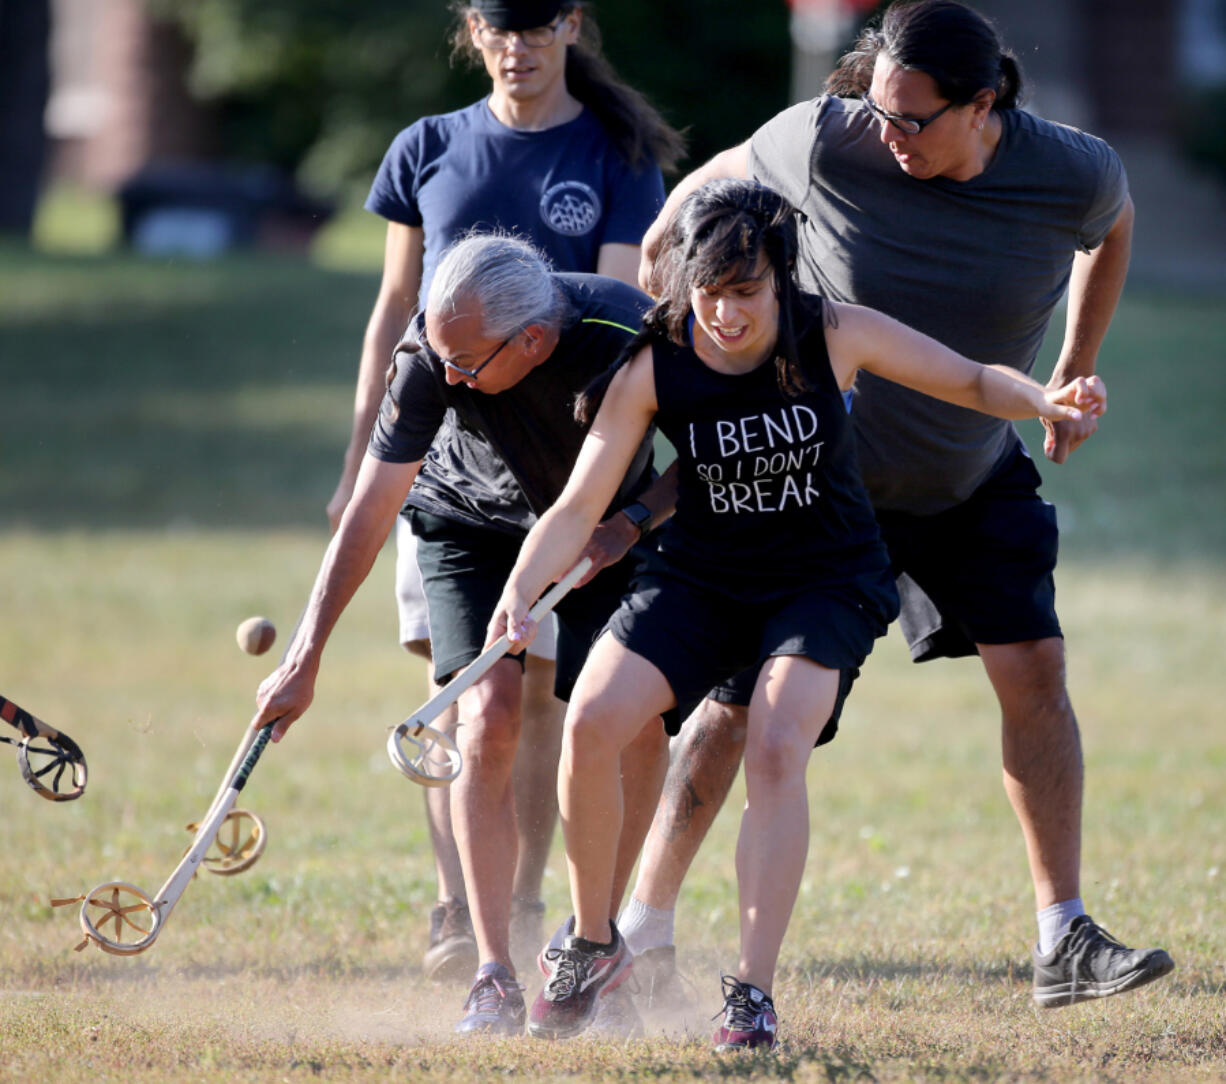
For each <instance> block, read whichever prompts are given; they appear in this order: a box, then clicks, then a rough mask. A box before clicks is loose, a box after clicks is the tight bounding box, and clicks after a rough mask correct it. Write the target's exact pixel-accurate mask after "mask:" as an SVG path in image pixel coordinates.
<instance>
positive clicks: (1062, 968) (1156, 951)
mask: <svg viewBox="0 0 1226 1084" xmlns="http://www.w3.org/2000/svg"><path fill="white" fill-rule="evenodd" d="M1174 969H1175V961H1174V960H1172V959H1171V957H1170V956H1169V955H1168V954H1167V952H1166V951H1165V950H1164V949H1160V948H1151V949H1131V948H1129V947H1128V946H1127V945H1124V944H1122V943H1121V942H1119V941H1117V940H1116V939H1115V938H1114V937H1112V936H1111V935H1110V934H1109V933H1108V932H1107V931H1106V930H1104V929H1103V928H1102V927H1101V926H1099V925H1098V924H1097V923H1096V922H1095V921H1094V920H1093V919H1092V918H1090V916H1089V915H1080V916H1078V917H1077V918H1075V919H1073V924H1072V925H1071V926H1070V927H1069V931H1068V933H1066V934H1065V935H1064V936H1063V937H1062V938H1060V940H1059V941H1058V942H1057V943H1056V946H1055V948H1053V949H1052V950H1051V952H1049V953H1048V954H1047V955H1046V956H1041V955H1039V953H1038V951H1036V952H1035V953H1034V1000H1035V1001H1036V1002H1037V1003H1038V1004H1039V1005H1041V1006H1042V1007H1043V1008H1047V1009H1055V1008H1059V1007H1060V1006H1061V1005H1075V1004H1076V1003H1077V1002H1078V1001H1089V1000H1090V999H1091V998H1096V997H1110V996H1111V995H1112V994H1122V993H1124V992H1125V991H1126V990H1135V989H1136V988H1137V987H1138V986H1144V985H1145V984H1146V983H1147V982H1153V981H1154V979H1158V978H1161V977H1162V976H1163V975H1165V974H1167V973H1168V972H1170V971H1173V970H1174Z"/></svg>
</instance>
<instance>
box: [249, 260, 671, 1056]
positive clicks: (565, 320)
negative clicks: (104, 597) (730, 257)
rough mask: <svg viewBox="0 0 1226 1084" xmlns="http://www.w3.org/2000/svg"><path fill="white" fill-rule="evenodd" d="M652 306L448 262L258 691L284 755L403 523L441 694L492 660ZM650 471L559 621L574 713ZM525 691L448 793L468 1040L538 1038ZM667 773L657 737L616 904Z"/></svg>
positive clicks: (644, 451) (513, 685)
mask: <svg viewBox="0 0 1226 1084" xmlns="http://www.w3.org/2000/svg"><path fill="white" fill-rule="evenodd" d="M649 304H650V299H649V298H648V297H647V296H646V295H645V294H643V293H641V292H640V291H639V290H637V289H635V288H634V287H632V286H629V285H627V284H625V283H623V282H619V281H617V280H614V279H609V278H604V277H602V276H599V275H585V274H563V273H557V272H553V271H551V270H550V269H549V267H548V265H547V264H546V263H545V261H544V259H543V258H542V257H541V256H540V255H539V254H538V253H537V252H536V251H535V250H534V249H533V248H532V247H531V246H530V245H528V244H526V243H524V242H522V241H519V240H516V239H513V238H509V237H502V236H474V237H470V238H468V239H466V240H463V241H461V242H459V243H457V244H456V245H454V246H453V247H452V248H451V250H450V251H449V252H448V253H447V254H446V255H445V256H444V258H443V259H442V261H441V262H440V264H439V266H438V269H437V271H436V272H435V275H434V279H433V281H432V283H431V287H430V293H429V295H428V299H427V303H426V309H425V311H424V312H419V313H418V314H417V315H415V316H414V317H413V319H412V321H411V322H410V324H409V328H408V331H407V333H406V336H405V339H404V340H403V341H402V342H401V343H400V345H399V346H398V347H397V348H396V351H395V354H394V357H393V362H392V366H391V368H390V369H389V371H388V390H387V394H386V395H385V397H384V400H383V404H382V406H381V408H380V411H379V417H378V419H377V420H376V422H375V425H374V428H373V430H372V433H371V438H370V443H369V445H368V448H367V451H366V455H365V458H364V460H363V462H362V466H361V468H360V470H359V473H358V478H357V484H356V487H355V489H354V495H353V499H352V500H351V501H350V502H349V504H348V506H347V507H346V509H345V513H344V515H343V517H342V519H341V522H340V526H339V528H338V529H337V532H336V535H335V536H334V537H333V540H332V544H331V545H330V546H329V547H328V550H327V553H326V554H325V556H324V560H323V565H322V567H321V569H320V572H319V575H318V577H317V579H316V582H315V587H314V589H313V590H312V593H311V598H310V600H309V603H308V605H307V608H306V611H305V614H304V616H303V619H302V623H301V627H300V628H299V630H298V633H297V635H296V636H295V638H294V642H293V644H292V645H291V648H290V650H289V652H288V653H287V655H286V658H285V661H284V662H283V663H282V664H281V666H280V667H279V668H278V669H277V670H276V671H275V672H274V673H273V674H271V675H270V676H269V677H268V678H266V679H265V681H264V682H263V683H262V684H261V686H260V689H259V693H258V695H257V702H258V706H259V716H258V718H257V724H256V725H259V726H266V725H269V724H275V729H274V731H273V740H274V741H276V740H279V739H280V738H281V736H282V735H283V734H284V733H285V731H286V729H288V727H289V726H290V724H291V723H292V722H293V721H294V720H295V719H297V718H298V717H299V716H300V715H302V714H303V712H305V711H306V709H307V707H308V706H309V704H310V702H311V699H312V696H313V691H314V685H315V678H316V675H317V673H318V670H319V664H320V657H321V655H322V653H323V649H324V645H325V643H326V641H327V638H328V636H329V634H330V633H331V631H332V628H333V627H334V626H335V624H336V621H337V620H338V619H339V617H340V615H341V613H342V611H343V610H344V608H345V606H346V605H347V604H348V602H349V600H350V599H351V598H352V597H353V594H354V592H355V591H356V590H357V588H358V586H359V585H360V584H361V583H362V581H363V580H364V579H365V578H366V576H367V574H368V573H369V572H370V569H371V567H372V565H373V564H374V561H375V557H376V556H377V555H378V552H379V549H380V548H381V546H382V544H383V541H384V539H385V538H386V537H387V534H388V531H389V530H390V529H391V527H392V525H393V523H395V521H396V516H397V515H398V514H399V513H400V512H401V509H402V505H403V508H404V512H405V514H407V515H408V516H409V518H410V520H411V522H412V527H413V532H414V534H415V535H416V536H417V538H418V561H419V564H420V566H421V571H422V578H423V581H424V584H425V592H426V601H427V605H428V608H429V619H430V637H431V641H432V643H433V645H434V666H435V677H436V680H438V681H440V682H443V681H446V680H447V679H449V678H450V677H451V676H453V675H454V674H455V673H456V672H457V671H458V670H460V669H461V668H462V667H464V666H466V665H467V664H468V663H469V662H471V661H472V660H473V659H475V658H476V657H477V656H478V655H479V654H480V653H481V650H482V648H483V647H484V645H485V633H486V627H487V625H488V623H489V620H490V618H491V616H492V614H493V612H494V606H495V604H496V603H497V601H498V597H499V595H500V593H501V591H502V587H503V584H504V583H505V582H506V579H507V576H508V575H509V573H510V570H511V568H512V567H513V566H514V564H515V560H516V557H517V556H518V554H519V547H520V543H521V542H522V540H523V538H524V536H525V535H526V533H527V532H528V530H529V528H530V527H531V526H532V525H533V524H534V523H535V522H536V518H537V516H539V515H540V514H541V513H542V512H544V511H545V510H546V509H547V508H548V507H549V506H550V505H551V504H552V503H553V502H554V500H555V499H556V498H557V497H558V495H559V494H560V493H561V491H562V488H563V486H564V485H565V483H566V480H567V478H568V477H569V476H570V472H571V467H572V466H573V464H574V462H575V458H576V456H577V455H578V452H579V447H580V445H581V444H582V442H583V438H584V435H585V430H586V426H583V425H581V424H580V423H578V422H577V421H576V420H575V418H574V415H573V404H574V400H575V397H576V395H577V394H578V393H579V392H580V391H582V390H583V389H584V388H585V387H586V386H587V384H588V382H589V381H590V380H591V379H592V378H593V377H595V376H596V375H597V374H599V373H601V372H602V371H603V370H604V369H606V368H607V367H608V366H609V365H610V364H612V362H613V361H614V360H615V359H616V358H617V356H618V355H619V354H620V353H621V351H622V349H623V348H624V347H625V346H626V344H627V343H629V342H630V340H631V339H632V338H633V337H634V334H635V332H636V331H637V330H638V328H639V325H640V321H641V317H642V314H643V312H644V311H645V310H646V309H647V307H648V306H649ZM651 459H652V449H651V438H650V434H649V435H648V437H647V439H645V440H644V442H643V444H642V445H641V447H640V448H639V451H638V454H637V455H636V457H635V459H634V462H633V464H632V465H631V467H630V469H629V471H628V472H627V474H626V477H625V479H624V481H623V483H622V485H621V487H620V489H619V491H618V494H617V497H616V498H615V500H614V502H613V504H612V505H611V507H610V509H609V513H610V515H609V516H608V517H607V519H606V522H605V523H604V524H602V526H601V527H600V528H599V529H598V531H597V534H596V535H594V536H593V540H592V543H591V544H590V545H589V547H588V551H589V552H590V553H591V554H592V556H593V558H594V560H595V563H596V567H597V568H598V569H600V571H599V572H597V573H596V574H595V575H594V576H591V577H589V580H588V581H585V582H581V583H580V586H579V587H578V588H577V589H576V590H574V591H572V592H571V593H570V594H569V595H567V596H566V597H565V598H564V599H563V600H562V601H561V603H560V604H559V605H558V607H557V609H556V610H555V613H556V615H557V618H558V664H557V689H556V691H557V695H558V696H559V697H561V698H562V699H565V698H566V696H567V695H568V694H569V692H570V688H571V686H572V685H573V684H574V680H575V678H576V677H577V676H578V673H579V669H580V667H581V666H582V663H583V660H584V658H585V657H586V655H587V651H588V648H589V647H590V646H591V643H592V641H593V640H594V639H595V637H596V635H597V633H599V631H600V630H601V628H602V627H603V626H604V623H605V620H606V619H607V618H608V616H609V615H610V614H611V613H612V612H613V610H614V609H615V608H616V606H617V603H618V601H619V600H620V598H621V596H622V594H623V593H624V591H625V588H626V586H627V583H628V580H629V578H630V572H631V571H632V568H633V564H634V562H633V561H623V562H621V563H620V564H613V565H612V567H609V568H605V567H603V566H604V565H606V564H608V563H610V562H611V561H616V556H617V555H620V554H621V553H623V552H625V549H626V548H627V546H628V545H630V544H631V543H632V542H637V541H638V539H639V538H640V537H641V536H642V535H643V534H645V533H646V531H647V530H648V529H649V528H650V526H651V522H652V519H653V518H659V519H662V518H664V514H665V513H666V512H667V510H668V509H669V505H668V504H667V503H661V504H660V505H659V506H658V507H657V506H656V503H655V498H653V496H652V495H651V494H647V493H645V492H644V491H645V490H647V488H648V487H649V486H650V484H651V481H652V475H653V472H652V465H651ZM623 512H624V513H625V514H622V513H623ZM522 682H523V655H522V654H520V655H508V656H506V657H505V658H503V659H501V660H500V661H499V662H497V663H496V664H495V665H494V666H493V667H492V668H491V669H490V670H489V671H488V672H487V673H486V674H485V675H484V676H483V677H482V678H481V679H480V680H478V681H477V682H476V683H475V684H474V685H473V686H472V687H471V688H470V689H469V690H467V691H466V692H465V693H464V694H463V695H462V696H461V697H460V700H459V704H458V706H459V718H460V724H461V725H460V727H459V731H458V735H459V744H460V749H461V752H462V753H463V756H464V771H463V772H462V773H461V774H460V777H459V779H458V780H457V781H456V782H455V783H454V784H453V785H452V797H451V812H452V820H453V823H454V825H455V832H456V842H457V844H458V846H459V851H460V859H461V863H462V865H463V867H464V878H465V882H466V884H467V885H468V891H469V906H470V908H471V911H472V917H473V928H474V932H475V934H476V938H477V945H478V949H479V952H480V967H479V968H478V970H477V974H476V976H475V981H474V983H473V986H472V989H471V991H470V992H469V995H468V999H467V1000H466V1002H465V1005H464V1016H463V1018H462V1019H461V1020H460V1022H459V1024H458V1025H457V1028H456V1030H457V1031H459V1032H461V1033H472V1032H495V1033H500V1034H515V1033H518V1032H519V1031H521V1030H522V1028H523V1022H524V1002H523V996H522V986H521V985H520V984H519V983H518V982H517V981H516V979H515V972H514V965H513V964H512V961H511V956H510V950H509V945H508V926H509V922H510V911H511V892H512V879H513V875H514V870H515V850H516V834H515V809H514V800H513V794H512V789H511V772H512V766H513V764H514V760H515V751H516V746H517V743H518V739H519V729H520V700H521V687H522ZM631 762H633V763H631ZM666 768H667V739H666V738H665V736H664V730H663V724H662V723H661V724H660V725H659V726H657V727H654V728H648V731H647V732H646V735H645V738H644V739H643V740H642V741H641V742H639V743H638V744H637V746H636V747H633V748H632V749H631V750H629V751H628V753H627V755H626V757H625V758H624V760H623V778H624V779H625V780H626V785H627V786H628V787H633V788H635V793H634V794H627V795H626V809H627V813H628V818H631V817H632V815H633V814H634V813H635V812H638V813H639V814H640V815H639V816H638V818H637V820H636V821H635V822H634V823H631V822H630V819H628V821H627V826H626V830H625V831H624V833H623V843H622V851H623V855H624V858H623V860H622V861H621V862H620V863H619V877H620V881H619V884H618V886H616V887H618V888H620V889H622V890H624V886H625V883H626V881H627V880H628V879H629V875H630V867H631V866H632V865H633V862H634V859H635V857H636V856H637V854H638V850H639V846H640V844H641V842H642V839H643V836H644V835H645V834H646V831H647V827H648V823H649V822H650V817H651V813H652V811H653V807H654V804H655V798H656V796H657V795H658V793H659V788H660V786H661V784H662V783H663V777H664V772H665V770H666ZM620 898H621V891H618V892H617V895H616V896H615V899H618V900H620Z"/></svg>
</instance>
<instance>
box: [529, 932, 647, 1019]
mask: <svg viewBox="0 0 1226 1084" xmlns="http://www.w3.org/2000/svg"><path fill="white" fill-rule="evenodd" d="M610 925H612V923H610ZM541 962H542V963H543V964H545V965H547V966H548V968H549V975H548V977H547V978H546V980H545V988H544V989H543V990H542V991H541V992H540V994H539V995H537V999H536V1001H534V1002H533V1003H532V1011H531V1013H529V1015H528V1034H529V1035H535V1036H537V1038H541V1039H568V1038H570V1037H571V1036H572V1035H578V1034H579V1032H581V1031H583V1029H584V1028H586V1027H587V1026H588V1025H589V1024H590V1023H591V1022H592V1018H593V1017H594V1016H595V1015H596V1007H597V999H598V998H600V997H602V996H603V995H605V994H607V993H608V992H609V991H610V990H613V989H615V988H616V987H618V986H620V985H621V984H622V983H623V982H624V981H625V980H626V979H627V978H628V977H629V974H630V966H631V961H630V952H629V950H628V949H627V948H626V942H625V941H623V940H622V935H621V934H620V933H618V932H617V927H616V926H614V927H613V944H612V946H611V947H610V948H607V949H602V948H600V947H599V946H597V945H595V944H593V943H592V942H591V941H585V940H583V938H581V937H575V936H574V935H573V934H570V935H568V936H567V937H566V938H565V939H564V940H563V941H562V946H561V947H560V948H546V949H545V951H544V952H543V953H542V954H541Z"/></svg>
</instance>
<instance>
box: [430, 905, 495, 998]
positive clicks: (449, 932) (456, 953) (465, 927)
mask: <svg viewBox="0 0 1226 1084" xmlns="http://www.w3.org/2000/svg"><path fill="white" fill-rule="evenodd" d="M479 962H480V960H479V959H478V955H477V939H476V937H475V936H473V923H472V918H471V917H470V916H469V913H468V904H466V903H464V902H463V901H461V900H457V899H450V900H448V901H447V902H446V903H440V904H439V905H438V906H437V907H435V908H434V910H432V911H431V912H430V947H429V948H428V949H426V953H425V955H424V956H423V957H422V959H421V969H422V971H424V972H425V975H426V978H428V979H430V980H431V981H433V982H462V981H463V980H464V979H467V978H468V976H469V975H471V974H472V973H473V972H474V971H475V970H476V969H477V964H478V963H479Z"/></svg>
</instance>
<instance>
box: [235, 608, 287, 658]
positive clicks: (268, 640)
mask: <svg viewBox="0 0 1226 1084" xmlns="http://www.w3.org/2000/svg"><path fill="white" fill-rule="evenodd" d="M234 638H235V639H236V640H238V646H239V647H241V648H242V649H243V650H244V651H245V652H247V654H248V655H263V654H264V652H265V651H267V650H268V649H269V648H270V647H272V642H273V641H274V640H275V639H276V638H277V626H276V625H274V624H273V623H272V622H271V621H269V620H268V618H267V617H249V618H247V620H246V621H244V622H243V623H242V624H241V625H239V626H238V630H237V631H236V632H235V634H234Z"/></svg>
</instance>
